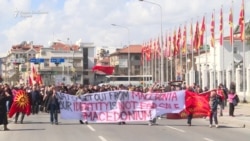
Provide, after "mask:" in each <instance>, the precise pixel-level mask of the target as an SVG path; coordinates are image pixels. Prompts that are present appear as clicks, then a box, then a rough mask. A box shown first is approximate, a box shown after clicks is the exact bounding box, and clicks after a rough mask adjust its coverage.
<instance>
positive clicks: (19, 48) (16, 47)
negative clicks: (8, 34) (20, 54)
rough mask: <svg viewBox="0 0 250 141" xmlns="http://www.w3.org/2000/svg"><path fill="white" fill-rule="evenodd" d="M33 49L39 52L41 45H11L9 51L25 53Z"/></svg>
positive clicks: (24, 43) (25, 43)
mask: <svg viewBox="0 0 250 141" xmlns="http://www.w3.org/2000/svg"><path fill="white" fill-rule="evenodd" d="M31 48H33V49H34V50H36V51H40V49H41V48H43V46H42V45H32V44H31V43H27V42H23V43H21V44H18V45H13V46H12V47H11V51H27V50H29V49H31Z"/></svg>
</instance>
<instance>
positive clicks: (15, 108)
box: [9, 90, 31, 118]
mask: <svg viewBox="0 0 250 141" xmlns="http://www.w3.org/2000/svg"><path fill="white" fill-rule="evenodd" d="M30 110H31V105H30V100H29V96H28V94H27V93H26V92H25V91H24V90H18V91H17V92H16V95H15V97H14V102H13V104H12V105H11V108H10V111H9V117H10V118H11V117H12V116H13V115H14V114H15V113H16V112H22V113H25V114H26V115H30Z"/></svg>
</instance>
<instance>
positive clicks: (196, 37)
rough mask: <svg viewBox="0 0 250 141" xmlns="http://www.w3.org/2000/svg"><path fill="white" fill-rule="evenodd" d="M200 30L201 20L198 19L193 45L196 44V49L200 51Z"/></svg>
mask: <svg viewBox="0 0 250 141" xmlns="http://www.w3.org/2000/svg"><path fill="white" fill-rule="evenodd" d="M199 35H200V31H199V22H198V21H197V23H196V29H195V34H194V41H193V45H194V47H195V49H196V51H198V50H199V48H200V44H199V42H200V41H199V39H200V36H199Z"/></svg>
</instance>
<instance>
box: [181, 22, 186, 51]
mask: <svg viewBox="0 0 250 141" xmlns="http://www.w3.org/2000/svg"><path fill="white" fill-rule="evenodd" d="M186 44H187V27H186V25H185V26H184V31H183V42H182V53H186V51H187V45H186Z"/></svg>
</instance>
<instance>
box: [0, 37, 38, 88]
mask: <svg viewBox="0 0 250 141" xmlns="http://www.w3.org/2000/svg"><path fill="white" fill-rule="evenodd" d="M41 48H43V46H42V45H34V44H33V42H27V41H23V42H22V43H20V44H17V45H13V46H12V47H11V49H10V51H9V52H8V54H7V55H6V56H5V57H3V58H2V76H3V79H4V81H5V82H7V83H9V84H13V85H15V84H17V83H27V80H28V79H27V78H28V76H29V74H30V73H31V71H30V62H29V60H30V58H33V57H35V55H36V53H38V52H39V50H40V49H41Z"/></svg>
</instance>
